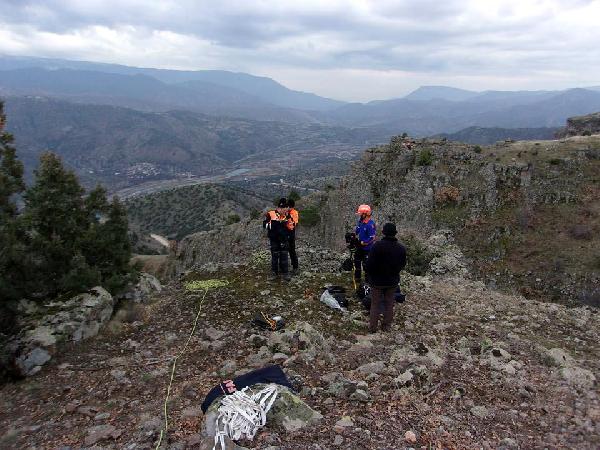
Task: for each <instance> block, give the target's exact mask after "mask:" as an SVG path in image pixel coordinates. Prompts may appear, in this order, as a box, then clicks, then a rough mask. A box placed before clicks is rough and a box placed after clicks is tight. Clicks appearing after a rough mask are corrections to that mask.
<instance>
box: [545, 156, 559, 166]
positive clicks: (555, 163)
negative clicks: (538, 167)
mask: <svg viewBox="0 0 600 450" xmlns="http://www.w3.org/2000/svg"><path fill="white" fill-rule="evenodd" d="M548 162H549V163H550V164H551V165H552V166H558V165H559V164H560V159H558V158H552V159H551V160H550V161H548Z"/></svg>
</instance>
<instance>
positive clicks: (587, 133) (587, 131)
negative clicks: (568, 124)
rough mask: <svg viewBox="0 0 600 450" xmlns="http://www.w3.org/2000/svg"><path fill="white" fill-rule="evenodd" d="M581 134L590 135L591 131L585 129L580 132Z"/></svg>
mask: <svg viewBox="0 0 600 450" xmlns="http://www.w3.org/2000/svg"><path fill="white" fill-rule="evenodd" d="M581 134H582V136H591V135H592V132H591V131H590V130H585V131H584V132H583V133H581Z"/></svg>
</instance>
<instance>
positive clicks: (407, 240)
mask: <svg viewBox="0 0 600 450" xmlns="http://www.w3.org/2000/svg"><path fill="white" fill-rule="evenodd" d="M400 240H401V241H402V243H403V244H404V246H405V247H406V269H405V270H406V271H407V272H408V273H410V274H412V275H419V276H422V275H425V273H426V272H427V269H429V264H430V263H431V260H432V259H433V254H432V253H431V252H429V250H427V248H426V247H425V246H424V245H423V244H422V243H421V241H419V240H418V239H417V238H416V237H415V236H411V235H409V236H405V237H404V238H403V239H400Z"/></svg>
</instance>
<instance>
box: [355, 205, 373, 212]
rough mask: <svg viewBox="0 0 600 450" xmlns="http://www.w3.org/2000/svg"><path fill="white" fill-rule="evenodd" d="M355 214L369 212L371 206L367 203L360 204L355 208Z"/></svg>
mask: <svg viewBox="0 0 600 450" xmlns="http://www.w3.org/2000/svg"><path fill="white" fill-rule="evenodd" d="M356 214H371V207H370V206H369V205H360V206H359V207H358V209H357V210H356Z"/></svg>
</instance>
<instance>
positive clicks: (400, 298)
mask: <svg viewBox="0 0 600 450" xmlns="http://www.w3.org/2000/svg"><path fill="white" fill-rule="evenodd" d="M356 295H357V297H358V298H359V299H360V302H361V303H362V305H363V307H364V308H365V309H366V310H367V311H371V288H370V286H369V285H367V284H365V285H361V286H359V287H358V288H357V289H356ZM394 299H395V300H396V303H404V301H405V300H406V295H405V294H403V293H402V291H400V286H397V287H396V292H394ZM380 308H381V311H380V312H381V313H383V302H382V303H380Z"/></svg>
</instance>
